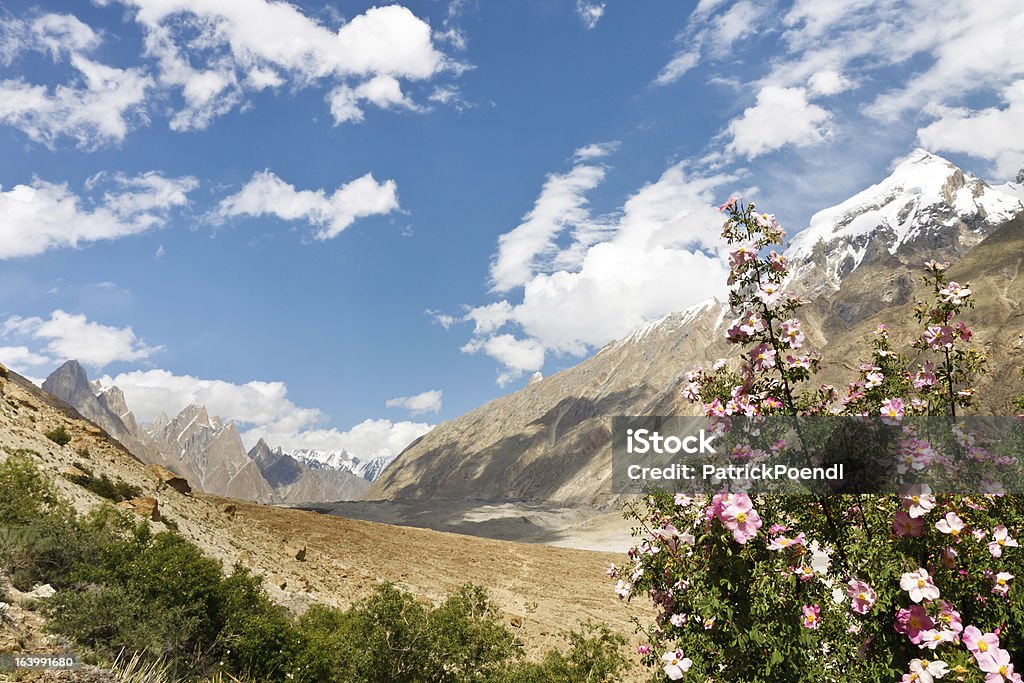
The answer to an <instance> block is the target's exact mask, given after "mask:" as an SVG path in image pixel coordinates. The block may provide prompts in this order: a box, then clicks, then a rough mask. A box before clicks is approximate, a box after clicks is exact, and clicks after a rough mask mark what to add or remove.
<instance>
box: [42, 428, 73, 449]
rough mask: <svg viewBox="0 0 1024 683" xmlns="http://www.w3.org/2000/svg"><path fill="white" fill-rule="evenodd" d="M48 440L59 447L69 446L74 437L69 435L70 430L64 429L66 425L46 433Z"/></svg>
mask: <svg viewBox="0 0 1024 683" xmlns="http://www.w3.org/2000/svg"><path fill="white" fill-rule="evenodd" d="M46 438H47V439H49V440H50V441H52V442H54V443H55V444H57V445H58V446H67V445H68V444H69V443H71V438H72V437H71V434H69V433H68V430H66V429H64V425H61V426H60V427H57V428H56V429H51V430H50V431H48V432H46Z"/></svg>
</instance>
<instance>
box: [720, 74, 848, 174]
mask: <svg viewBox="0 0 1024 683" xmlns="http://www.w3.org/2000/svg"><path fill="white" fill-rule="evenodd" d="M831 119H832V115H831V114H830V113H829V112H827V111H825V110H824V109H822V108H821V107H819V106H818V105H816V104H812V103H810V102H808V101H807V91H806V90H805V89H804V88H780V87H778V86H773V85H769V86H765V87H764V88H762V89H761V91H760V92H759V93H758V94H757V103H756V104H755V105H754V106H753V107H749V108H748V109H746V110H745V111H744V112H743V114H742V115H741V116H739V117H738V118H736V119H733V120H732V122H730V123H729V129H728V130H729V134H730V136H731V137H732V140H731V141H730V142H729V144H728V145H727V147H726V149H727V150H728V151H730V152H733V153H736V154H741V155H743V156H746V157H747V158H748V159H753V158H755V157H757V156H760V155H761V154H765V153H767V152H772V151H774V150H777V149H780V148H782V147H785V146H786V145H794V146H796V147H804V146H806V145H813V144H816V143H820V142H822V141H824V140H826V139H827V138H828V137H829V135H831V128H830V122H831Z"/></svg>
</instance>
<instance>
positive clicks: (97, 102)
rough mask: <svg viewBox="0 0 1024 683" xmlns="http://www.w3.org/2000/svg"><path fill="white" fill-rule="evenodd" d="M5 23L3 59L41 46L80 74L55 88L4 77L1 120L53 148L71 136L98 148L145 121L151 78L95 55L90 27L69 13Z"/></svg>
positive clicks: (0, 87)
mask: <svg viewBox="0 0 1024 683" xmlns="http://www.w3.org/2000/svg"><path fill="white" fill-rule="evenodd" d="M5 24H6V26H5V28H4V32H3V35H2V36H0V38H3V40H4V42H5V43H6V45H5V47H4V48H3V49H2V50H0V58H2V59H0V61H3V62H4V63H10V62H11V61H13V60H14V59H15V58H16V57H17V55H18V54H19V53H21V52H23V51H25V50H37V51H41V52H44V53H46V54H48V55H49V56H50V58H51V59H53V61H55V62H65V61H66V62H67V63H68V64H69V65H70V66H71V68H72V70H73V72H74V74H75V76H74V78H73V79H72V80H71V81H70V82H69V83H67V84H62V85H56V86H54V87H49V86H45V85H39V84H33V83H29V82H27V81H25V80H24V79H22V78H17V79H7V80H4V81H0V123H3V124H7V125H10V126H13V127H15V128H17V129H19V130H21V131H22V132H23V133H25V135H27V136H28V137H29V139H31V140H33V141H34V142H38V143H42V144H44V145H47V146H50V147H53V146H54V145H55V144H56V142H57V141H58V140H60V139H61V138H64V137H68V138H72V139H74V140H75V141H76V142H77V144H78V146H79V147H82V148H86V149H94V148H96V147H99V146H102V145H105V144H111V143H119V142H121V141H123V140H124V138H125V136H126V135H127V134H128V132H129V130H131V128H132V127H133V126H136V125H139V124H142V123H145V122H146V120H147V117H146V111H145V109H146V97H147V92H148V91H149V90H150V89H151V88H152V87H153V85H154V83H153V80H152V78H150V77H149V76H148V75H147V74H146V72H145V70H143V69H139V68H130V69H120V68H117V67H113V66H107V65H105V64H101V63H99V62H97V61H94V60H93V59H90V58H89V56H88V55H89V53H90V52H92V51H93V50H95V49H96V47H98V46H99V44H100V40H99V37H98V36H97V35H96V33H95V32H94V31H93V30H92V29H91V28H89V26H87V25H86V24H84V23H82V22H81V21H79V20H78V19H76V18H75V17H73V16H71V15H66V14H45V15H42V16H40V17H37V18H36V19H34V20H33V21H31V22H26V21H19V20H16V19H15V20H10V21H6V22H5Z"/></svg>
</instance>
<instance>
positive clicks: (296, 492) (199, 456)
mask: <svg viewBox="0 0 1024 683" xmlns="http://www.w3.org/2000/svg"><path fill="white" fill-rule="evenodd" d="M43 389H44V390H45V391H47V392H49V393H50V394H52V395H54V396H56V397H57V398H59V399H61V400H63V401H66V402H67V403H70V404H71V405H72V406H74V407H75V408H76V409H77V410H78V412H80V413H81V414H82V415H83V416H84V417H86V418H88V419H89V420H91V421H93V422H95V423H96V424H97V425H99V426H100V427H102V428H103V429H104V430H106V432H107V433H108V434H110V436H112V437H113V438H115V439H117V440H118V441H119V442H121V444H122V445H123V446H124V447H125V448H126V449H128V451H129V452H130V453H131V454H132V455H134V456H135V457H137V458H138V459H139V460H141V461H142V462H144V463H147V464H157V465H161V466H163V467H166V468H168V469H170V470H171V471H173V472H175V473H176V474H179V475H180V476H182V477H184V478H186V479H187V480H188V481H189V483H190V484H191V485H192V486H193V487H194V488H196V489H198V490H201V491H205V492H207V493H213V494H216V495H220V496H226V497H229V498H238V499H241V500H253V501H257V502H260V503H273V504H277V503H287V504H299V503H324V502H335V501H344V500H358V499H359V498H360V497H361V496H362V495H363V493H365V492H366V490H367V488H368V487H369V485H370V482H371V481H372V480H373V479H374V478H375V477H377V476H378V475H379V474H380V473H381V472H382V471H383V469H384V468H385V467H386V466H387V465H388V463H389V462H390V461H391V460H392V459H393V458H383V457H382V458H374V459H369V460H361V459H359V458H356V457H354V456H352V455H351V454H349V453H348V452H347V451H345V450H337V451H315V450H309V449H303V450H300V451H296V452H295V453H287V452H285V451H284V450H283V449H281V448H280V447H278V448H271V447H270V446H269V445H268V444H267V443H266V442H265V441H264V440H262V439H260V441H259V443H257V444H256V445H255V446H254V447H253V448H252V449H251V450H250V451H248V452H246V450H245V447H244V446H243V444H242V437H241V435H240V434H239V433H238V429H237V427H236V426H235V424H234V423H233V422H230V421H228V422H224V421H223V420H221V419H220V418H219V417H211V416H210V415H209V413H208V412H207V410H206V408H205V407H204V406H200V405H190V406H188V407H186V408H185V409H184V410H182V411H181V412H180V413H178V414H177V415H176V416H175V417H173V418H170V417H168V416H167V415H163V414H161V415H160V416H159V417H157V419H156V420H154V421H153V423H152V424H150V425H139V424H138V422H137V420H136V419H135V415H134V414H133V413H132V411H131V409H130V408H129V406H128V404H127V402H126V401H125V397H124V393H123V392H122V391H121V390H120V389H118V388H117V387H116V386H112V387H103V386H100V385H99V384H98V383H96V382H90V381H89V377H88V375H87V374H86V371H85V369H84V368H83V367H82V366H81V364H80V363H78V362H77V361H74V360H70V361H67V362H66V363H64V364H63V365H62V366H60V367H59V368H57V370H55V371H54V372H53V373H52V374H51V375H50V376H49V377H48V378H47V379H46V381H45V382H43Z"/></svg>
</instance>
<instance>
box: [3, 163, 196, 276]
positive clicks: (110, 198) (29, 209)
mask: <svg viewBox="0 0 1024 683" xmlns="http://www.w3.org/2000/svg"><path fill="white" fill-rule="evenodd" d="M198 185H199V183H198V181H196V179H195V178H192V177H182V178H167V177H165V176H163V175H161V174H160V173H157V172H155V171H150V172H148V173H144V174H141V175H138V176H131V177H129V176H125V175H123V174H113V175H102V176H94V178H93V179H91V181H90V182H89V183H87V184H86V190H87V191H96V192H93V194H94V195H96V194H98V190H99V189H101V187H103V188H106V189H105V190H104V191H103V193H102V195H100V196H88V195H87V196H85V197H83V196H79V195H77V194H75V193H73V192H72V191H71V190H70V189H69V188H68V186H67V185H64V184H56V183H50V182H47V181H45V180H41V179H39V178H36V179H34V180H33V181H32V183H31V184H28V185H15V186H14V187H12V188H11V189H10V190H7V191H4V190H3V188H2V187H0V259H5V258H15V257H20V256H34V255H36V254H41V253H43V252H44V251H47V250H48V249H55V248H60V247H78V246H79V245H80V244H83V243H89V242H97V241H100V240H110V239H116V238H119V237H124V236H127V235H134V234H137V233H141V232H145V231H147V230H151V229H154V228H159V227H162V226H163V225H165V224H166V222H167V218H168V215H169V212H170V211H171V210H172V209H174V208H177V207H181V206H184V205H185V204H187V203H188V193H189V192H191V191H193V190H194V189H195V188H196V187H198Z"/></svg>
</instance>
